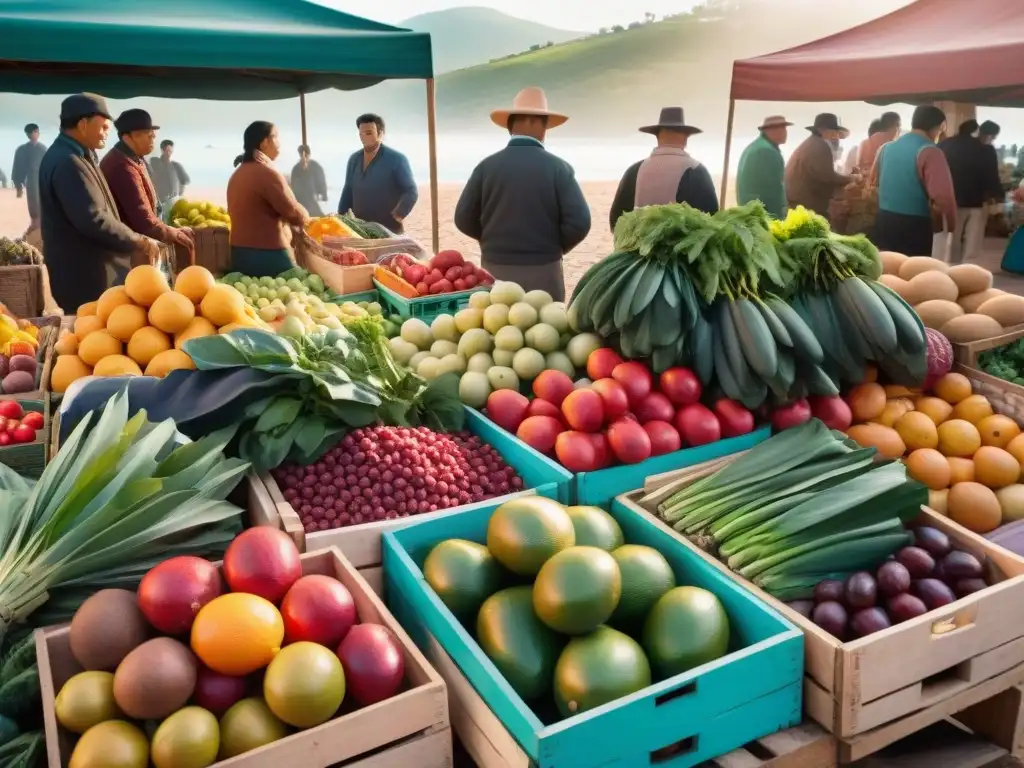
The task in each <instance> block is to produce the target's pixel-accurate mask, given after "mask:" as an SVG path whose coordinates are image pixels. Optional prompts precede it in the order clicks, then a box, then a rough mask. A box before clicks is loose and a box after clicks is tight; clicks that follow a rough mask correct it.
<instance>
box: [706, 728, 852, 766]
mask: <svg viewBox="0 0 1024 768" xmlns="http://www.w3.org/2000/svg"><path fill="white" fill-rule="evenodd" d="M835 766H836V740H835V737H834V736H833V735H832V734H831V733H829V732H828V731H826V730H825V729H824V728H822V727H821V726H819V725H817V724H816V723H803V724H801V725H798V726H797V727H796V728H790V729H789V730H786V731H779V732H778V733H773V734H771V735H770V736H765V737H764V738H763V739H758V740H757V741H753V742H751V743H750V744H746V745H744V746H743V747H742V748H740V749H735V750H733V751H732V752H729V753H728V754H726V755H722V756H721V757H716V758H715V759H714V760H709V761H708V762H706V763H704V765H703V766H700V768H835Z"/></svg>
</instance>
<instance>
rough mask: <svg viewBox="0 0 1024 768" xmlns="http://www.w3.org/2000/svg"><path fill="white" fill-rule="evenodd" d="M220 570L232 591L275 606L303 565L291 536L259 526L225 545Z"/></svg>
mask: <svg viewBox="0 0 1024 768" xmlns="http://www.w3.org/2000/svg"><path fill="white" fill-rule="evenodd" d="M223 570H224V579H225V580H226V581H227V583H228V586H229V587H231V591H232V592H249V593H250V594H253V595H259V596H260V597H262V598H264V599H266V600H269V601H270V602H272V603H274V604H275V605H276V604H277V603H279V602H280V601H281V598H282V597H284V596H285V593H287V592H288V590H289V589H291V586H292V584H294V583H295V582H296V581H298V580H299V578H301V576H302V562H301V561H300V560H299V550H298V548H297V547H296V546H295V542H294V541H292V538H291V536H289V535H288V534H287V533H285V532H284V531H282V530H280V529H279V528H271V527H269V526H266V525H260V526H257V527H255V528H249V529H248V530H245V531H242V532H241V533H240V534H238V535H237V536H236V537H235V538H234V540H232V542H231V543H230V544H228V548H227V550H226V551H225V552H224V565H223Z"/></svg>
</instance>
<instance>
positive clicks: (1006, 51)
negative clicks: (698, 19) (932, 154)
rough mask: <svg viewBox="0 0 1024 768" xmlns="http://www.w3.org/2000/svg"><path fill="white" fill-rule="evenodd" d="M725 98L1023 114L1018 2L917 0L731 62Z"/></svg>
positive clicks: (1022, 22)
mask: <svg viewBox="0 0 1024 768" xmlns="http://www.w3.org/2000/svg"><path fill="white" fill-rule="evenodd" d="M731 96H732V98H733V99H738V100H752V101H869V102H873V103H876V104H892V103H895V102H902V103H908V104H922V103H930V102H934V101H946V100H948V101H959V102H965V103H970V104H978V105H984V106H998V107H1020V106H1024V0H969V1H965V0H918V1H917V2H915V3H912V4H911V5H908V6H906V7H904V8H901V9H899V10H897V11H894V12H893V13H890V14H888V15H886V16H882V17H880V18H878V19H875V20H873V21H869V22H867V23H866V24H862V25H860V26H858V27H853V28H852V29H848V30H846V31H844V32H839V33H838V34H835V35H831V36H829V37H826V38H823V39H821V40H816V41H814V42H812V43H807V44H805V45H801V46H797V47H796V48H790V49H789V50H785V51H779V52H778V53H771V54H767V55H765V56H757V57H755V58H752V59H745V60H740V61H736V62H735V63H734V64H733V70H732V92H731Z"/></svg>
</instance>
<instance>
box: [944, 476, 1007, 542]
mask: <svg viewBox="0 0 1024 768" xmlns="http://www.w3.org/2000/svg"><path fill="white" fill-rule="evenodd" d="M946 513H947V514H948V515H949V517H950V518H951V519H952V520H953V521H954V522H957V523H960V525H962V526H963V527H964V528H967V529H968V530H971V531H974V532H975V533H988V532H989V531H994V530H995V529H996V528H998V527H999V523H1000V522H1002V519H1003V512H1002V509H1001V508H1000V506H999V499H998V498H997V497H996V494H995V492H994V491H993V490H992V489H991V488H986V487H985V486H984V485H982V484H981V483H957V484H956V485H954V486H953V487H952V488H950V489H949V493H948V494H947V496H946Z"/></svg>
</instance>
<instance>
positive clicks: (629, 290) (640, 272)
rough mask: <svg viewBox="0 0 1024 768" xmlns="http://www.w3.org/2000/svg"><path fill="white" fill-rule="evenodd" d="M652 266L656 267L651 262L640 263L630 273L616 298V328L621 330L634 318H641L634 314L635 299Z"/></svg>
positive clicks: (614, 316)
mask: <svg viewBox="0 0 1024 768" xmlns="http://www.w3.org/2000/svg"><path fill="white" fill-rule="evenodd" d="M652 266H656V265H654V264H652V262H650V261H640V262H638V263H637V265H636V266H635V267H634V268H633V269H632V271H631V272H630V274H629V280H628V281H627V282H626V283H625V284H624V285H623V286H622V289H621V290H620V291H619V293H618V296H616V297H615V312H614V313H613V314H612V318H613V321H614V322H615V327H616V328H618V329H620V330H621V329H623V328H625V327H626V326H627V325H629V324H630V322H632V320H633V319H634V318H637V317H639V316H640V315H639V313H636V314H634V313H633V311H632V307H633V299H635V298H636V294H637V289H638V288H639V287H640V283H641V282H642V281H643V280H644V277H645V276H646V275H647V273H648V272H650V270H651V267H652Z"/></svg>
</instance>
